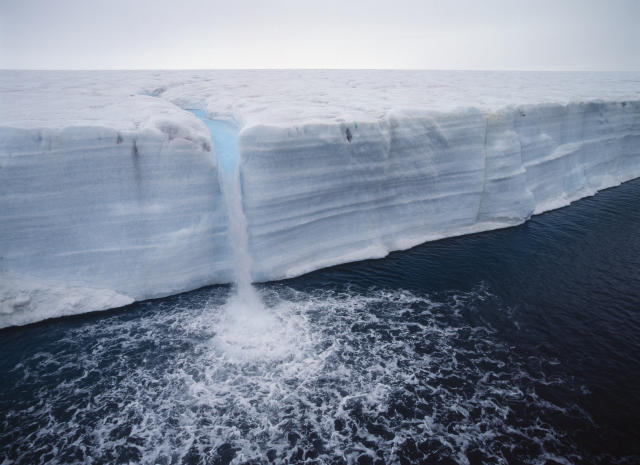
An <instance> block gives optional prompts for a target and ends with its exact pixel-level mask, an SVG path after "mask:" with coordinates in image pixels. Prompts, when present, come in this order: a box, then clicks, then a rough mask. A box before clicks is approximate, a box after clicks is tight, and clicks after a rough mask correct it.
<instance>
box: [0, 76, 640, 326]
mask: <svg viewBox="0 0 640 465" xmlns="http://www.w3.org/2000/svg"><path fill="white" fill-rule="evenodd" d="M637 82H638V81H637V76H636V75H631V74H629V75H609V74H597V75H591V74H571V75H567V74H553V73H552V74H544V73H448V72H418V71H416V72H401V71H394V72H356V71H335V72H333V71H332V72H330V71H322V72H321V71H307V72H298V71H247V72H242V71H233V72H232V71H229V72H215V71H202V72H195V71H194V72H104V73H103V72H82V73H79V72H42V73H38V72H9V71H2V72H0V327H5V326H10V325H15V324H25V323H29V322H34V321H39V320H42V319H45V318H49V317H55V316H62V315H67V314H73V313H82V312H87V311H92V310H100V309H105V308H111V307H115V306H120V305H125V304H127V303H129V302H131V301H133V300H140V299H146V298H150V297H157V296H163V295H168V294H173V293H177V292H181V291H186V290H190V289H194V288H197V287H200V286H203V285H206V284H214V283H225V282H229V281H230V280H231V279H232V271H231V268H232V267H231V251H230V246H229V240H228V236H227V229H228V226H227V216H226V212H225V207H224V204H225V203H224V199H223V198H222V194H221V190H220V186H219V182H218V167H217V165H216V154H215V149H216V147H213V146H212V144H211V137H210V134H209V133H208V131H207V128H206V127H205V125H204V124H202V122H201V121H199V120H198V119H197V118H196V117H195V116H193V115H192V114H190V113H188V112H187V111H184V108H204V109H206V112H207V114H208V115H210V116H213V117H215V118H219V119H225V120H232V121H236V122H237V123H238V126H239V127H240V129H241V131H240V133H239V141H238V142H239V148H240V163H241V166H240V169H241V179H242V191H243V198H242V200H243V206H244V211H245V216H246V218H247V223H248V231H247V232H248V240H249V254H250V258H251V261H252V263H253V269H252V274H253V278H254V279H255V280H270V279H278V278H282V277H287V276H295V275H298V274H301V273H303V272H306V271H310V270H313V269H317V268H320V267H323V266H327V265H331V264H336V263H341V262H345V261H350V260H356V259H362V258H371V257H380V256H383V255H385V254H386V253H387V252H388V251H390V250H395V249H402V248H406V247H409V246H412V245H414V244H417V243H420V242H423V241H427V240H430V239H435V238H438V237H444V236H451V235H455V234H462V233H467V232H472V231H480V230H484V229H492V228H496V227H504V226H509V225H513V224H517V223H520V222H522V221H524V220H525V219H526V218H527V217H528V216H529V215H530V214H531V213H532V212H533V213H535V212H540V211H544V210H547V209H551V208H555V207H559V206H562V205H566V204H567V203H568V202H570V201H571V200H574V199H576V198H579V197H583V196H585V195H589V194H592V193H593V192H595V191H596V190H597V189H601V188H604V187H610V186H613V185H616V184H618V183H620V182H623V181H625V180H627V179H631V178H634V177H637V176H640V155H639V150H640V149H639V147H640V141H639V139H638V138H639V136H638V133H639V132H640V127H639V126H640V123H639V118H640V117H639V113H640V111H639V105H640V104H639V103H638V96H640V93H639V92H638V86H637ZM142 94H146V95H142ZM592 98H609V99H611V100H612V101H619V102H621V103H584V104H569V105H566V106H564V105H555V104H544V105H539V103H540V102H545V101H549V100H553V99H557V100H558V101H566V100H572V99H573V100H576V101H582V100H584V101H589V100H591V99H592ZM462 102H465V103H467V104H469V105H472V106H474V107H477V109H470V110H456V107H457V106H458V105H459V104H460V103H462ZM509 102H511V103H514V104H520V103H524V102H532V104H531V105H527V104H523V105H519V106H515V107H511V108H507V109H502V110H500V109H498V107H500V106H501V105H504V104H506V103H509ZM622 102H627V103H622ZM533 103H537V105H534V104H533ZM409 107H413V108H418V109H419V108H429V109H436V108H437V109H438V110H440V113H425V112H421V111H419V110H415V109H414V110H398V108H409ZM394 108H396V109H395V110H394ZM218 149H219V147H218Z"/></svg>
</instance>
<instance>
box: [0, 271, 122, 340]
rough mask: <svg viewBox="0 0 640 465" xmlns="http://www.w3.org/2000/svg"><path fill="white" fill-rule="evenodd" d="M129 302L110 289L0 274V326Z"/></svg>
mask: <svg viewBox="0 0 640 465" xmlns="http://www.w3.org/2000/svg"><path fill="white" fill-rule="evenodd" d="M133 302H134V299H133V298H132V297H129V296H126V295H122V294H119V293H118V292H116V291H114V290H112V289H103V288H97V287H85V286H73V285H69V284H65V283H59V282H55V281H48V280H42V279H38V278H34V277H32V276H25V275H17V274H12V273H0V323H1V325H0V327H5V326H18V325H26V324H29V323H35V322H37V321H41V320H46V319H48V318H58V317H62V316H69V315H77V314H81V313H87V312H94V311H98V310H107V309H110V308H117V307H124V306H125V305H129V304H130V303H133Z"/></svg>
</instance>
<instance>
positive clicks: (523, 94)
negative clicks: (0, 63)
mask: <svg viewBox="0 0 640 465" xmlns="http://www.w3.org/2000/svg"><path fill="white" fill-rule="evenodd" d="M638 99H640V72H617V73H614V72H520V71H390V70H237V71H231V70H229V71H223V70H208V71H0V125H1V126H10V127H18V128H22V127H24V128H33V127H47V128H63V127H67V126H82V125H91V126H94V125H100V126H106V127H109V128H113V129H117V130H139V129H141V128H144V127H145V126H146V125H151V126H154V127H158V126H159V125H160V126H161V125H162V124H164V123H166V122H171V123H172V124H173V125H176V126H179V127H182V128H187V130H190V131H194V132H195V133H196V134H197V135H200V132H202V127H201V126H200V125H199V124H198V123H197V121H195V118H193V117H192V115H190V114H187V113H186V112H183V111H182V109H188V108H198V109H203V110H205V111H206V112H207V113H208V114H209V116H210V117H212V118H215V119H221V120H227V121H232V122H234V123H235V124H236V125H237V126H238V127H243V126H246V125H253V124H274V125H299V124H303V123H306V122H329V123H330V122H341V121H347V122H349V121H371V120H376V119H379V118H383V117H384V116H385V115H386V114H387V113H388V112H390V111H415V110H418V111H451V110H454V109H456V108H462V107H476V108H479V109H482V110H495V109H497V108H500V107H505V106H510V105H520V104H538V103H569V102H580V101H591V100H612V101H625V100H638Z"/></svg>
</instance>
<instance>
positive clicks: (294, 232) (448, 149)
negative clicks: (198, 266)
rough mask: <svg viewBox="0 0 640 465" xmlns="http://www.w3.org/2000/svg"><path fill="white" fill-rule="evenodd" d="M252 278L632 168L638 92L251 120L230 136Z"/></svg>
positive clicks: (495, 224) (444, 230)
mask: <svg viewBox="0 0 640 465" xmlns="http://www.w3.org/2000/svg"><path fill="white" fill-rule="evenodd" d="M240 150H241V171H242V190H243V193H244V204H245V213H246V216H247V221H248V230H249V250H250V254H251V256H252V258H253V263H254V268H253V277H254V279H255V280H273V279H280V278H285V277H291V276H296V275H299V274H302V273H305V272H308V271H311V270H314V269H318V268H321V267H325V266H329V265H333V264H338V263H344V262H348V261H353V260H360V259H366V258H374V257H382V256H384V255H386V254H387V253H388V252H389V251H392V250H398V249H405V248H408V247H411V246H414V245H417V244H419V243H422V242H425V241H428V240H433V239H438V238H442V237H448V236H455V235H459V234H465V233H470V232H477V231H483V230H489V229H495V228H501V227H506V226H511V225H516V224H519V223H522V222H524V221H526V220H527V219H528V218H529V217H530V215H532V214H534V213H541V212H543V211H547V210H550V209H553V208H558V207H562V206H565V205H568V204H569V203H570V202H571V201H573V200H576V199H579V198H581V197H585V196H588V195H592V194H593V193H595V192H596V191H598V190H600V189H604V188H607V187H611V186H615V185H617V184H619V183H621V182H624V181H626V180H629V179H632V178H635V177H638V176H640V102H637V101H636V102H621V103H604V102H592V103H576V104H569V105H554V104H543V105H523V106H518V107H511V108H506V109H503V110H500V111H497V112H481V111H479V110H474V109H469V110H459V111H454V112H446V113H419V112H390V113H388V115H387V116H386V117H385V118H383V119H380V120H378V121H369V122H349V123H342V124H305V125H299V126H295V127H286V126H268V125H255V126H252V127H247V128H245V129H244V130H243V131H242V132H241V134H240Z"/></svg>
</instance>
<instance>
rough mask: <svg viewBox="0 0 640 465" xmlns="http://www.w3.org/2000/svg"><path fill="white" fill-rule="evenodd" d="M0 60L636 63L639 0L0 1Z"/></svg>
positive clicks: (306, 64)
mask: <svg viewBox="0 0 640 465" xmlns="http://www.w3.org/2000/svg"><path fill="white" fill-rule="evenodd" d="M0 68H39V69H74V68H82V69H114V68H115V69H123V68H156V69H158V68H162V69H174V68H177V69H179V68H427V69H523V70H524V69H535V70H541V69H552V70H640V1H636V0H602V1H596V0H582V1H580V0H537V1H536V0H529V1H523V0H477V1H471V0H468V1H467V0H449V1H444V0H443V1H436V0H422V1H419V0H415V1H414V0H388V1H384V2H383V1H375V0H373V1H366V0H340V1H336V0H322V1H314V2H311V1H304V0H297V1H296V0H272V1H260V0H227V1H217V0H210V1H205V0H173V1H170V0H84V1H82V0H0Z"/></svg>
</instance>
